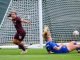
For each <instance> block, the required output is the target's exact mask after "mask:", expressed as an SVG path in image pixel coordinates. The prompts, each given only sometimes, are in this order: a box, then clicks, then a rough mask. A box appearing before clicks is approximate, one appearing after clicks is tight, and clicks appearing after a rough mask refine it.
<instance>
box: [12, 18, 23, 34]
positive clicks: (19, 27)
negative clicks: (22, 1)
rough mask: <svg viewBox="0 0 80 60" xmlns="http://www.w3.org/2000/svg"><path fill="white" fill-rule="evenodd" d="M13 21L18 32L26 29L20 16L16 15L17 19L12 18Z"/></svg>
mask: <svg viewBox="0 0 80 60" xmlns="http://www.w3.org/2000/svg"><path fill="white" fill-rule="evenodd" d="M12 22H13V24H14V26H15V28H16V30H17V32H19V33H20V32H22V31H24V29H23V27H22V24H21V18H20V17H16V18H15V19H12Z"/></svg>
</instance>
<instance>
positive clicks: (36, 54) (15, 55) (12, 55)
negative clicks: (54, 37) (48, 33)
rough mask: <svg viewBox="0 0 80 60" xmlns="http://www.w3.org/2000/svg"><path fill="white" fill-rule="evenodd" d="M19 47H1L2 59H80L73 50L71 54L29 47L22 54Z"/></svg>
mask: <svg viewBox="0 0 80 60" xmlns="http://www.w3.org/2000/svg"><path fill="white" fill-rule="evenodd" d="M20 52H21V51H20V50H19V49H0V60H80V54H79V53H77V52H76V51H73V52H71V53H69V54H47V52H46V50H45V49H28V53H27V54H24V55H21V54H20Z"/></svg>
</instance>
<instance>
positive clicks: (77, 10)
mask: <svg viewBox="0 0 80 60" xmlns="http://www.w3.org/2000/svg"><path fill="white" fill-rule="evenodd" d="M43 25H48V26H49V28H50V31H51V33H52V37H53V40H54V41H55V42H58V43H61V42H63V43H64V42H69V41H80V36H79V35H78V36H73V31H75V30H77V31H79V32H80V0H43Z"/></svg>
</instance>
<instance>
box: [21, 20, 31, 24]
mask: <svg viewBox="0 0 80 60" xmlns="http://www.w3.org/2000/svg"><path fill="white" fill-rule="evenodd" d="M21 22H23V23H28V24H31V22H30V21H29V20H24V19H21Z"/></svg>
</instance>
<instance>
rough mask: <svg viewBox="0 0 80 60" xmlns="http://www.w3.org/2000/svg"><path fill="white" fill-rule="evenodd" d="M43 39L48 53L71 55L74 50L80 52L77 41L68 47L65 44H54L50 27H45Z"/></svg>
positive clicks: (70, 43)
mask: <svg viewBox="0 0 80 60" xmlns="http://www.w3.org/2000/svg"><path fill="white" fill-rule="evenodd" d="M43 38H44V40H45V41H46V50H47V51H48V53H52V52H53V53H56V54H60V53H69V52H71V51H73V50H80V45H79V44H77V43H76V42H75V41H71V42H69V43H68V44H66V45H64V44H60V45H58V44H57V43H55V42H52V37H51V33H50V30H49V28H48V26H45V27H44V31H43Z"/></svg>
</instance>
